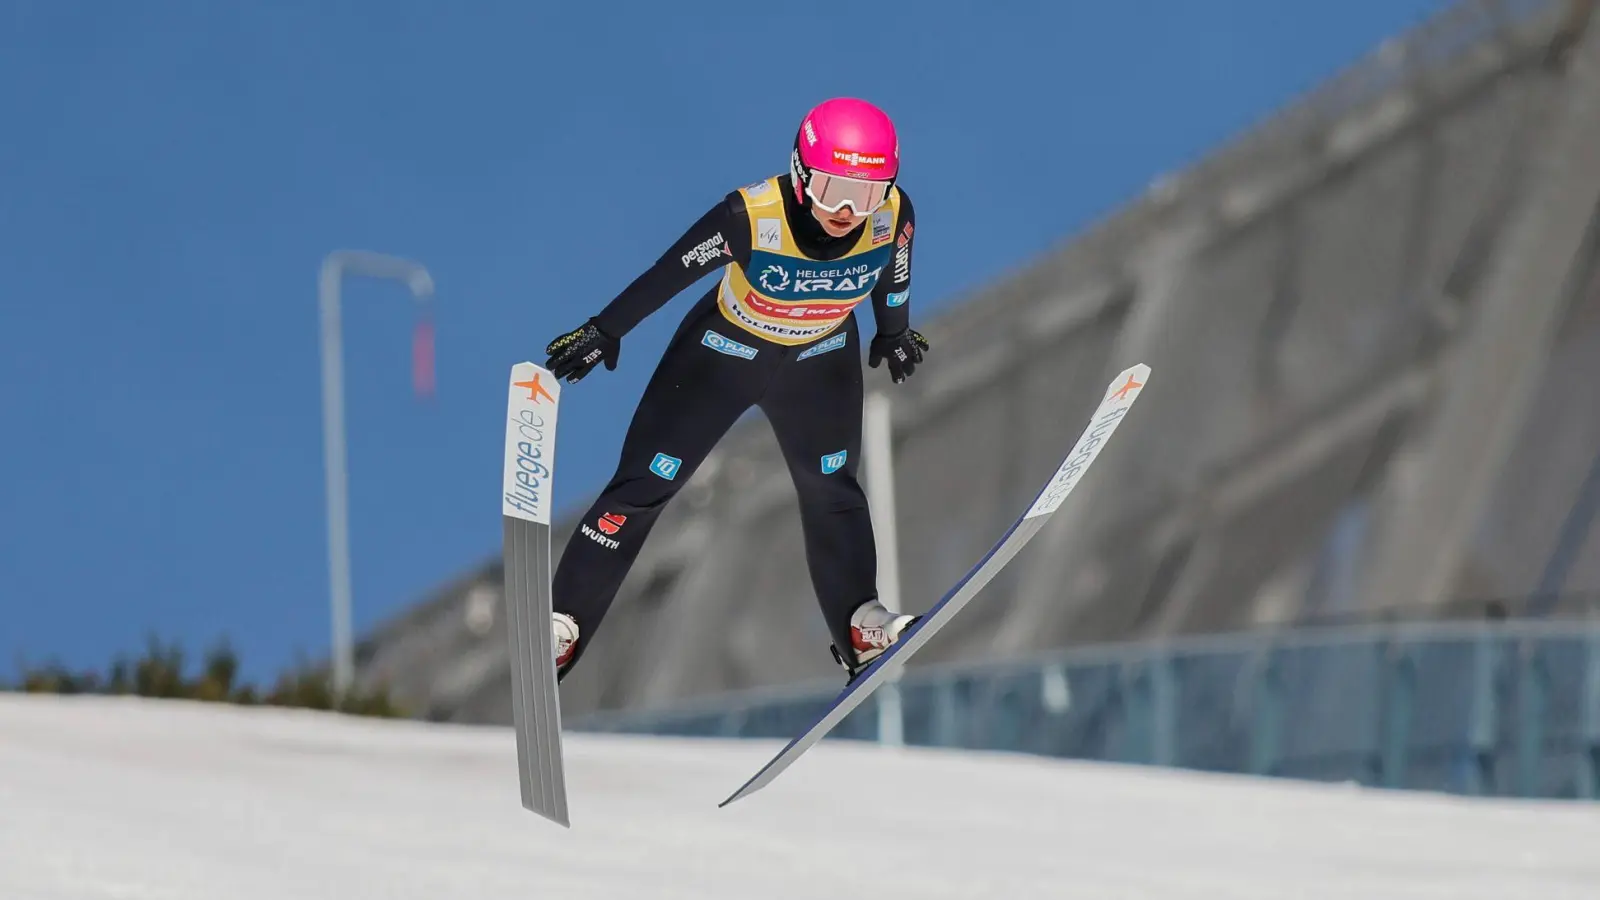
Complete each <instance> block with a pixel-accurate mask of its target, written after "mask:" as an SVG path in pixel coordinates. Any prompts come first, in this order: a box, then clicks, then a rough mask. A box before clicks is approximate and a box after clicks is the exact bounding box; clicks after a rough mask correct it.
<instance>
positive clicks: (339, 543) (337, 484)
mask: <svg viewBox="0 0 1600 900" xmlns="http://www.w3.org/2000/svg"><path fill="white" fill-rule="evenodd" d="M346 271H349V272H350V273H351V274H354V275H365V276H368V277H371V278H387V279H392V280H396V281H403V282H405V283H406V286H407V287H409V288H410V289H411V294H412V296H414V297H416V299H417V301H418V302H419V303H421V302H423V301H426V300H428V299H430V298H432V296H433V278H432V276H430V275H429V274H428V270H427V269H425V268H423V267H422V266H421V265H420V264H418V263H414V262H411V261H410V260H405V259H400V258H398V257H393V256H384V255H382V254H378V253H367V252H365V251H360V250H337V251H334V252H333V253H330V254H328V255H327V257H326V258H324V259H323V261H322V271H321V276H320V277H319V279H318V291H317V292H318V300H319V304H320V306H321V310H322V433H323V445H322V449H323V463H324V467H325V471H326V477H327V490H328V590H329V595H330V596H329V605H330V613H331V617H332V619H333V686H334V692H335V694H336V695H337V696H343V695H344V693H345V692H346V691H348V690H349V688H350V682H351V681H352V680H354V676H355V651H354V647H353V642H352V638H351V628H350V513H349V503H350V500H349V487H348V475H347V472H346V463H345V435H344V357H343V352H342V347H343V337H342V329H341V325H340V297H339V288H340V285H341V284H342V283H343V280H344V274H345V272H346Z"/></svg>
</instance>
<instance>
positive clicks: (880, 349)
mask: <svg viewBox="0 0 1600 900" xmlns="http://www.w3.org/2000/svg"><path fill="white" fill-rule="evenodd" d="M927 350H928V339H927V338H925V337H923V336H922V335H920V334H918V333H917V331H916V329H913V328H907V329H906V330H905V331H902V332H900V333H899V334H880V335H878V336H877V337H875V338H873V339H872V346H871V348H869V349H868V351H867V365H869V366H871V367H872V368H874V369H876V368H877V367H878V363H880V362H883V361H884V360H888V361H889V376H890V377H891V378H893V379H894V383H895V384H899V383H900V382H902V381H905V380H906V378H907V377H908V376H910V375H911V373H912V372H915V371H916V370H917V363H920V362H922V354H923V353H925V352H927Z"/></svg>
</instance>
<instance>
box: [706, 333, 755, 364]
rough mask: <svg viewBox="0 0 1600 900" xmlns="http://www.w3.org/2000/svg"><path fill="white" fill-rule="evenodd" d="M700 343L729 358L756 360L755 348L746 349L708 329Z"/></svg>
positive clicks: (742, 345)
mask: <svg viewBox="0 0 1600 900" xmlns="http://www.w3.org/2000/svg"><path fill="white" fill-rule="evenodd" d="M700 343H702V344H705V345H706V346H707V347H710V348H711V349H713V350H715V351H717V352H718V353H726V354H728V355H729V356H737V357H739V358H741V359H755V358H756V348H754V347H746V346H745V345H744V344H741V343H739V342H738V341H733V340H729V339H727V338H725V337H723V336H722V335H720V334H717V333H716V332H715V331H711V330H709V329H708V330H707V331H706V336H705V337H703V338H701V339H700Z"/></svg>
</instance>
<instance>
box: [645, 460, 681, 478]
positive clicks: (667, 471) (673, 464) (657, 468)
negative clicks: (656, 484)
mask: <svg viewBox="0 0 1600 900" xmlns="http://www.w3.org/2000/svg"><path fill="white" fill-rule="evenodd" d="M682 465H683V460H681V459H679V458H677V457H676V456H668V455H666V454H665V453H657V454H656V458H655V459H654V460H652V461H651V462H650V471H652V472H654V473H656V474H657V475H660V476H661V477H662V478H665V479H666V480H668V481H671V480H672V479H674V478H677V477H678V468H679V467H680V466H682Z"/></svg>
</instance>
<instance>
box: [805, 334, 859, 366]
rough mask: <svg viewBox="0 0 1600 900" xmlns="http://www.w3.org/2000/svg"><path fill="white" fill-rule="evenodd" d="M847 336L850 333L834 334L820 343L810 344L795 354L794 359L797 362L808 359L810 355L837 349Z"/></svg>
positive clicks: (841, 345)
mask: <svg viewBox="0 0 1600 900" xmlns="http://www.w3.org/2000/svg"><path fill="white" fill-rule="evenodd" d="M849 337H850V335H849V334H848V333H844V334H836V335H834V336H833V337H831V338H828V339H827V340H825V341H823V342H822V343H820V344H812V345H811V346H809V347H807V348H806V349H805V352H803V353H801V354H800V355H799V356H796V357H795V358H794V361H795V362H799V361H800V360H802V359H809V358H810V357H813V356H816V355H817V354H818V353H827V352H828V351H829V350H837V349H839V348H840V347H843V346H844V344H845V341H846V340H848V339H849Z"/></svg>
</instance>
